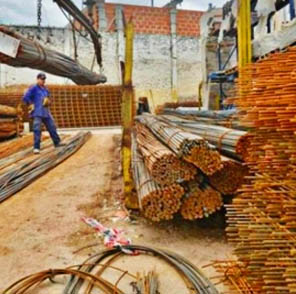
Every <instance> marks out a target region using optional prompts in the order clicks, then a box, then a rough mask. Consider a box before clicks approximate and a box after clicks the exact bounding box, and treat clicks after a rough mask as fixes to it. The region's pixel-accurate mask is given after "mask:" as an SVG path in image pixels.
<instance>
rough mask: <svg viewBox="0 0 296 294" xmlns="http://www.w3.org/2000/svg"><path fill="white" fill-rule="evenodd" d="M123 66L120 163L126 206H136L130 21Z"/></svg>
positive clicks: (132, 35) (131, 27) (132, 27)
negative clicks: (133, 165)
mask: <svg viewBox="0 0 296 294" xmlns="http://www.w3.org/2000/svg"><path fill="white" fill-rule="evenodd" d="M125 36H126V43H125V44H126V45H125V67H124V84H123V87H124V90H123V101H122V124H123V142H122V165H123V180H124V195H125V204H126V206H127V207H128V208H131V209H136V208H138V200H137V197H136V195H135V194H134V193H133V179H132V175H131V155H132V153H131V132H132V126H133V105H134V89H133V83H132V76H133V53H134V26H133V23H132V22H129V23H128V24H127V25H126V29H125Z"/></svg>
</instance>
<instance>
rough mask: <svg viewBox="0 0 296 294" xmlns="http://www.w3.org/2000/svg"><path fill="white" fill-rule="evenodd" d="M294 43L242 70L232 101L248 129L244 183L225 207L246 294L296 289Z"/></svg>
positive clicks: (229, 232) (229, 235)
mask: <svg viewBox="0 0 296 294" xmlns="http://www.w3.org/2000/svg"><path fill="white" fill-rule="evenodd" d="M295 66H296V48H295V47H292V48H289V49H288V50H287V51H286V52H277V53H274V54H271V55H270V56H269V57H267V58H266V59H264V60H261V61H259V62H257V63H255V64H252V65H249V66H247V67H246V68H244V69H242V70H241V73H240V78H239V80H238V87H237V93H236V95H235V97H234V98H233V99H231V100H230V101H229V102H230V103H235V104H236V105H237V106H238V107H239V108H240V109H241V110H243V112H245V115H243V116H242V117H241V121H242V123H243V124H244V125H245V126H246V127H250V128H252V129H253V130H252V139H251V144H250V146H249V154H250V156H249V158H248V162H247V163H248V166H249V168H250V174H251V176H250V177H249V182H248V183H247V184H245V185H244V186H243V187H242V189H241V191H242V193H240V194H239V195H238V197H236V198H235V199H234V201H233V204H232V205H229V206H227V215H228V223H229V226H228V228H227V233H228V237H229V240H230V241H231V242H232V243H233V244H234V245H235V246H236V247H235V253H236V255H237V257H238V259H239V261H240V262H243V263H245V265H246V271H245V273H244V275H245V276H244V278H245V279H246V280H247V282H248V283H249V284H250V286H251V291H252V292H251V291H250V292H249V293H260V294H271V293H272V294H273V293H281V294H290V293H294V292H295V290H296V287H295V283H294V282H295V279H296V273H295V268H296V260H295V252H296V234H295V228H296V214H295V211H296V198H295V195H296V160H295V159H296V140H295V132H296V119H295V117H296V83H295V77H296V75H295Z"/></svg>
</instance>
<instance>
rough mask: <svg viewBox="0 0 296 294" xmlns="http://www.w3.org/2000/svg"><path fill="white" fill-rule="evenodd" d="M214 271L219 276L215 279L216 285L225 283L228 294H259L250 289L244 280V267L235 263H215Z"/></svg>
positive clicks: (245, 272) (239, 263)
mask: <svg viewBox="0 0 296 294" xmlns="http://www.w3.org/2000/svg"><path fill="white" fill-rule="evenodd" d="M214 267H215V269H216V271H217V272H218V273H219V274H221V276H219V277H216V279H218V282H217V283H225V284H227V286H228V287H229V289H230V292H229V293H239V294H259V292H256V291H254V290H253V289H252V287H251V286H250V284H249V282H248V281H247V279H246V276H247V274H248V273H247V271H246V265H245V264H244V263H241V262H237V261H232V260H230V261H222V262H221V261H216V262H215V263H214Z"/></svg>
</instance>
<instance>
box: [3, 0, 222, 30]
mask: <svg viewBox="0 0 296 294" xmlns="http://www.w3.org/2000/svg"><path fill="white" fill-rule="evenodd" d="M82 1H83V0H73V2H75V4H76V5H77V6H78V7H80V8H81V7H82ZM225 1H226V0H211V1H205V0H183V3H182V5H179V6H178V8H180V9H190V10H207V8H208V5H209V3H212V4H213V5H215V6H216V7H221V6H222V4H223V3H224V2H225ZM106 2H108V3H123V4H134V5H147V6H150V5H151V0H107V1H106ZM168 2H169V0H154V5H155V6H159V7H161V6H163V5H165V4H166V3H168ZM42 3H43V4H42V8H43V9H42V25H43V26H55V27H59V26H65V25H66V24H67V20H66V18H65V17H64V15H63V14H62V13H61V12H60V10H59V8H58V6H57V5H56V4H55V3H54V2H53V0H42ZM36 11H37V0H26V1H20V0H0V24H19V25H36V24H37V16H36V15H37V12H36Z"/></svg>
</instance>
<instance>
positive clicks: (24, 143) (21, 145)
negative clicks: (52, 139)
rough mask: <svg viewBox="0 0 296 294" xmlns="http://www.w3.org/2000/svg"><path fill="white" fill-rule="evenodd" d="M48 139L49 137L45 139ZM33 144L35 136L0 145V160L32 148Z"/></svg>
mask: <svg viewBox="0 0 296 294" xmlns="http://www.w3.org/2000/svg"><path fill="white" fill-rule="evenodd" d="M45 138H48V137H44V139H45ZM32 144H33V135H26V136H23V137H21V138H17V139H13V140H9V141H7V142H3V143H1V144H0V160H1V159H4V158H7V157H8V156H10V155H12V154H15V153H17V152H19V151H21V150H24V149H26V148H28V147H31V146H32Z"/></svg>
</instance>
